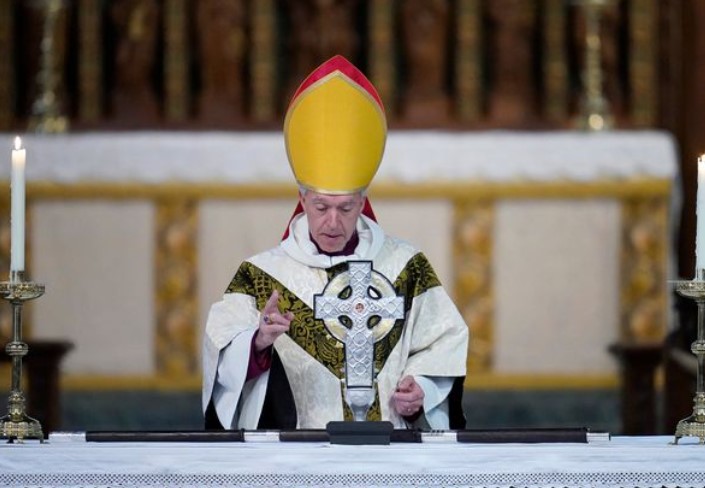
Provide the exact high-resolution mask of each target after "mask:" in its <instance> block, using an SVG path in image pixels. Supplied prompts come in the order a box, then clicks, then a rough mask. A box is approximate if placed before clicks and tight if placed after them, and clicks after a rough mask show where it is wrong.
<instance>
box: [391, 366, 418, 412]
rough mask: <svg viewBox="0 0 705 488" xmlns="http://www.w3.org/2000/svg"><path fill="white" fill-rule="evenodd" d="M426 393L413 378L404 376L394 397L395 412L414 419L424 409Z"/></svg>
mask: <svg viewBox="0 0 705 488" xmlns="http://www.w3.org/2000/svg"><path fill="white" fill-rule="evenodd" d="M423 399H424V392H423V390H422V389H421V387H420V386H419V384H418V383H417V382H416V380H414V377H413V376H404V377H403V378H402V379H401V380H399V383H398V384H397V389H396V391H395V392H394V394H393V395H392V405H393V406H394V410H396V412H397V413H398V414H399V415H401V416H402V417H413V416H415V415H416V414H418V413H419V412H420V411H421V409H422V408H423Z"/></svg>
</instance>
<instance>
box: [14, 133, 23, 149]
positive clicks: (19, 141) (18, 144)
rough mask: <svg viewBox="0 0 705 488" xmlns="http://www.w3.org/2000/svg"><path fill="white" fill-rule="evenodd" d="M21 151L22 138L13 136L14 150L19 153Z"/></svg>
mask: <svg viewBox="0 0 705 488" xmlns="http://www.w3.org/2000/svg"><path fill="white" fill-rule="evenodd" d="M20 149H22V138H21V137H20V136H15V150H16V151H19V150H20Z"/></svg>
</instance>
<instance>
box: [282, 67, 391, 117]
mask: <svg viewBox="0 0 705 488" xmlns="http://www.w3.org/2000/svg"><path fill="white" fill-rule="evenodd" d="M335 71H340V72H341V73H343V74H344V75H345V76H347V77H348V78H350V79H351V80H352V81H354V82H355V83H357V84H358V85H360V87H361V88H362V89H363V90H365V91H366V92H367V93H369V94H370V95H371V96H372V98H374V99H375V101H376V102H377V105H379V108H381V109H382V113H384V105H383V104H382V99H381V98H380V96H379V94H378V93H377V90H376V89H375V87H374V86H373V85H372V83H371V82H370V80H368V79H367V77H366V76H365V75H364V73H363V72H362V71H360V70H359V69H357V67H356V66H355V65H354V64H352V63H351V62H350V61H348V60H347V59H346V58H345V57H343V56H341V55H340V54H336V55H335V56H333V57H332V58H330V59H329V60H328V61H326V62H325V63H323V64H322V65H320V66H319V67H318V68H316V69H315V70H313V72H312V73H311V74H310V75H308V76H307V77H306V79H305V80H304V81H303V82H301V84H300V85H299V87H298V88H297V89H296V92H295V93H294V96H293V97H291V102H289V107H291V105H292V104H293V103H294V100H296V98H297V97H298V96H299V95H300V94H301V93H302V92H303V91H304V90H306V89H307V88H308V87H309V86H311V85H313V84H314V83H316V82H317V81H318V80H320V79H321V78H324V77H326V76H328V75H329V74H331V73H333V72H335Z"/></svg>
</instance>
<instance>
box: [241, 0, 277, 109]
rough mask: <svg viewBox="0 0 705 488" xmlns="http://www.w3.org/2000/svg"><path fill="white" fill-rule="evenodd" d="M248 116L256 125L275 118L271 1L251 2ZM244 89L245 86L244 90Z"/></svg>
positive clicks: (273, 40) (273, 41)
mask: <svg viewBox="0 0 705 488" xmlns="http://www.w3.org/2000/svg"><path fill="white" fill-rule="evenodd" d="M251 9H252V13H251V20H252V30H251V32H252V33H251V44H250V45H251V51H250V52H251V54H252V55H251V56H250V69H251V72H252V74H251V78H250V87H249V88H250V89H251V90H252V102H251V103H252V105H251V106H250V113H251V114H252V119H253V120H254V121H255V122H269V121H272V120H273V119H274V117H275V116H276V106H277V105H276V104H277V93H276V79H277V69H276V68H277V67H276V61H275V59H276V57H275V51H276V46H275V43H276V39H275V36H276V12H275V10H274V2H273V0H257V1H256V2H252V3H251ZM246 88H247V87H246Z"/></svg>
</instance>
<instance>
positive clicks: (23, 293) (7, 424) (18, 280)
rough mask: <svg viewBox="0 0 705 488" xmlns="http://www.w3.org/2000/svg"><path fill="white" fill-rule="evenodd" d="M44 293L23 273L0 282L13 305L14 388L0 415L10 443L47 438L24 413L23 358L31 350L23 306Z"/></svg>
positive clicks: (8, 349) (0, 427)
mask: <svg viewBox="0 0 705 488" xmlns="http://www.w3.org/2000/svg"><path fill="white" fill-rule="evenodd" d="M43 294H44V285H42V284H39V283H34V282H31V281H24V276H23V273H21V272H15V271H13V272H12V273H11V275H10V281H4V282H2V283H0V295H2V298H4V299H5V300H7V301H9V302H10V304H11V305H12V341H10V342H8V343H7V346H5V352H7V354H8V356H10V357H12V388H11V390H10V398H9V400H8V402H7V407H8V415H6V416H4V417H2V418H0V438H1V439H7V440H8V441H9V442H12V441H14V440H17V441H18V442H22V441H23V440H24V439H39V440H41V441H43V440H44V434H43V432H42V426H41V424H40V423H39V421H38V420H36V419H33V418H32V417H30V416H28V415H27V414H26V413H25V397H24V393H22V385H21V383H22V357H23V356H25V355H26V354H27V352H28V350H29V347H28V346H27V344H26V343H24V342H22V306H23V304H24V302H26V301H27V300H32V299H34V298H37V297H40V296H42V295H43Z"/></svg>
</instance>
